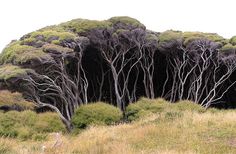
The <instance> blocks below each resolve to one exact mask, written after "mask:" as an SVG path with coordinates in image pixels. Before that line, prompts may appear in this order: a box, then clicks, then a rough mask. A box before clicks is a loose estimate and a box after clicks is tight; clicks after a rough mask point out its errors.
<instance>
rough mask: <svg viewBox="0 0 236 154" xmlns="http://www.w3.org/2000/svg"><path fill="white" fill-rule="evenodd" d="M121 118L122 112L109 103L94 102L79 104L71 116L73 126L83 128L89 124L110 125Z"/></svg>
mask: <svg viewBox="0 0 236 154" xmlns="http://www.w3.org/2000/svg"><path fill="white" fill-rule="evenodd" d="M121 118H122V112H121V111H120V110H119V109H118V108H116V107H114V106H112V105H109V104H105V103H94V104H89V105H84V106H81V107H80V108H79V109H77V110H76V112H75V115H74V116H73V118H72V124H73V125H74V127H75V128H79V129H80V128H85V127H87V126H89V125H111V124H114V123H117V122H119V121H120V120H121Z"/></svg>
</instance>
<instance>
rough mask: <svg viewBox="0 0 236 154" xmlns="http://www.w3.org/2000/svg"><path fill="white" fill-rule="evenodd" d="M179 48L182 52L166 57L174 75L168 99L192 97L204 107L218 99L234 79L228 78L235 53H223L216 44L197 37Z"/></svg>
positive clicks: (233, 64)
mask: <svg viewBox="0 0 236 154" xmlns="http://www.w3.org/2000/svg"><path fill="white" fill-rule="evenodd" d="M179 48H180V49H181V50H180V51H182V52H181V54H178V55H177V56H175V57H172V58H173V59H169V60H168V61H169V65H168V67H169V68H168V69H169V70H170V71H171V73H172V75H173V78H172V79H170V80H171V82H172V84H171V85H172V86H171V93H170V98H169V99H170V100H171V101H175V100H183V99H188V100H193V101H194V102H196V103H199V104H200V105H202V106H204V107H205V108H208V107H209V106H211V105H212V104H216V103H219V102H220V101H221V98H222V97H223V96H224V94H225V93H226V92H227V91H228V90H229V89H230V88H231V87H232V86H233V85H234V84H235V82H236V81H232V82H231V81H230V80H229V78H230V77H231V75H232V73H233V72H234V71H235V69H236V57H235V56H234V55H229V56H227V55H223V54H222V53H220V52H219V50H218V48H219V46H218V44H216V43H213V42H211V41H208V40H196V41H194V42H192V43H191V44H190V45H189V46H187V47H186V48H184V47H182V46H180V47H179ZM168 76H169V74H168ZM167 80H169V78H167ZM166 82H168V81H166ZM166 96H168V95H166Z"/></svg>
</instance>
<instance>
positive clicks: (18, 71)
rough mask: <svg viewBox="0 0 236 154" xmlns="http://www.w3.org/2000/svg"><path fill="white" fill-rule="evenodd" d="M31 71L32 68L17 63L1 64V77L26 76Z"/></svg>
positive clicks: (4, 78)
mask: <svg viewBox="0 0 236 154" xmlns="http://www.w3.org/2000/svg"><path fill="white" fill-rule="evenodd" d="M29 71H30V69H23V68H21V67H19V66H15V65H10V64H6V65H1V66H0V79H1V80H8V79H10V78H14V77H19V76H24V75H26V74H27V72H29Z"/></svg>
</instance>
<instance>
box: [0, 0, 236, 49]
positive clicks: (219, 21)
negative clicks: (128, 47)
mask: <svg viewBox="0 0 236 154" xmlns="http://www.w3.org/2000/svg"><path fill="white" fill-rule="evenodd" d="M235 15H236V1H235V0H178V1H177V0H0V51H1V50H2V49H3V48H4V47H5V46H6V45H7V44H8V43H9V42H10V41H11V40H13V39H19V38H20V37H21V36H22V35H24V34H26V33H28V32H31V31H34V30H37V29H39V28H42V27H45V26H48V25H52V24H59V23H61V22H65V21H68V20H71V19H74V18H86V19H96V20H103V19H108V18H110V17H112V16H130V17H133V18H136V19H138V20H139V21H141V22H142V23H143V24H145V25H146V27H147V28H148V29H151V30H154V31H160V32H161V31H165V30H168V29H174V30H182V31H202V32H215V33H218V34H220V35H222V36H224V37H226V38H230V37H231V36H233V35H236V20H235V19H236V18H235Z"/></svg>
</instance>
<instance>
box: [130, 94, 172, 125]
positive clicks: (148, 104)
mask: <svg viewBox="0 0 236 154" xmlns="http://www.w3.org/2000/svg"><path fill="white" fill-rule="evenodd" d="M166 105H168V103H167V101H165V100H163V99H157V100H151V99H147V98H142V99H140V100H139V101H138V102H136V103H133V104H130V105H128V107H127V108H126V117H127V119H128V120H129V121H133V120H137V119H139V118H141V117H143V116H146V115H148V114H150V113H160V112H162V111H163V110H164V109H165V107H166Z"/></svg>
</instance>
